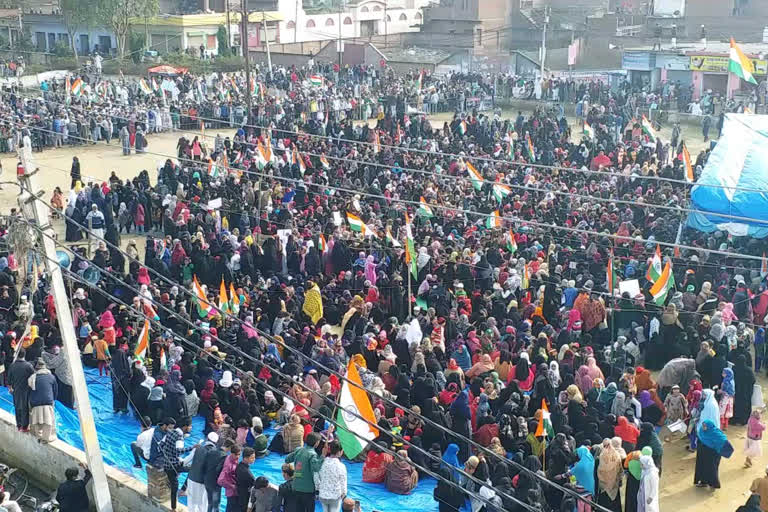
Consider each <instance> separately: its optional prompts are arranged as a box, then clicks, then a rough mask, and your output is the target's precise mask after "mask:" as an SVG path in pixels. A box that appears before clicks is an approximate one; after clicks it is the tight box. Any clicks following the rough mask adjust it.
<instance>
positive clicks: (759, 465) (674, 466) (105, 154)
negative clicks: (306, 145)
mask: <svg viewBox="0 0 768 512" xmlns="http://www.w3.org/2000/svg"><path fill="white" fill-rule="evenodd" d="M513 114H516V112H505V115H513ZM448 118H450V115H449V114H444V115H442V114H441V115H437V116H435V117H434V120H435V121H436V122H439V123H442V122H443V121H444V120H446V119H448ZM683 130H684V135H685V134H686V133H685V132H687V135H688V138H689V143H688V144H689V148H690V150H691V153H693V154H695V153H694V152H698V151H700V150H701V148H703V147H704V143H703V141H702V140H701V136H700V130H698V129H697V128H696V127H689V126H684V127H683ZM214 135H215V134H214ZM178 137H179V133H178V132H177V133H167V134H161V135H153V136H152V137H151V138H150V141H149V148H148V150H149V151H151V152H153V153H160V154H163V155H175V154H176V153H175V147H176V141H177V139H178ZM662 137H665V138H669V130H668V129H666V130H663V131H662ZM694 137H695V141H694ZM75 155H76V156H78V157H79V159H80V162H81V169H82V174H83V177H84V178H85V179H93V180H99V181H103V180H106V179H107V178H108V177H109V175H110V173H111V172H112V171H116V173H117V174H118V176H120V177H122V178H126V177H133V176H135V175H137V174H138V173H139V172H141V171H142V170H144V169H146V170H148V171H149V173H150V176H152V177H153V178H154V176H155V169H156V168H157V166H158V164H161V163H162V162H164V161H165V156H159V155H153V154H144V155H131V156H128V157H125V156H122V153H121V150H120V147H119V145H118V144H116V143H113V144H112V145H109V146H107V145H104V144H103V143H99V144H98V145H95V146H78V147H73V148H64V149H57V150H46V151H45V152H43V153H41V154H39V153H36V154H35V155H34V159H35V162H36V165H37V166H39V167H40V169H41V173H42V177H43V178H42V180H41V182H42V184H43V187H44V191H45V196H44V197H45V198H46V199H50V196H51V192H52V191H53V189H54V187H57V186H59V187H61V189H62V190H64V191H67V190H69V184H70V177H69V169H70V165H71V162H72V157H73V156H75ZM0 162H1V163H2V167H3V169H5V171H4V172H3V174H2V175H1V176H0V180H3V179H15V177H14V176H13V174H12V173H13V172H15V168H16V158H15V157H13V156H9V155H4V156H2V157H0ZM17 192H18V189H17V188H15V187H11V186H7V185H6V186H4V187H3V189H2V190H0V213H8V211H9V210H10V208H12V207H15V206H16V194H17ZM128 238H129V237H127V236H125V235H123V243H124V244H125V243H127V240H128ZM138 241H139V243H140V244H141V245H142V246H143V239H142V238H139V239H138ZM139 251H140V253H142V252H143V251H142V247H140V248H139ZM760 382H761V384H762V385H763V387H764V388H765V387H766V385H767V384H768V380H766V378H765V377H760ZM767 392H768V389H766V390H765V391H764V394H765V396H768V393H767ZM728 437H729V439H730V440H731V442H732V443H733V444H734V447H735V448H736V453H735V454H734V456H733V457H732V458H731V459H730V460H723V462H722V464H721V470H720V478H721V482H722V484H723V489H720V490H719V491H715V492H713V491H709V490H707V489H698V488H695V487H694V486H693V482H692V481H693V467H694V462H695V455H693V454H689V453H688V452H686V451H685V443H684V442H683V441H673V442H672V443H667V444H665V454H664V473H663V478H662V482H661V503H662V509H663V510H665V511H673V510H674V511H675V512H694V511H695V512H699V511H701V510H704V508H705V507H706V508H709V509H718V510H735V509H736V508H737V507H738V506H739V505H742V504H743V503H744V502H745V501H746V497H747V494H745V492H746V490H747V489H748V488H749V485H750V482H751V481H752V479H753V478H755V477H758V476H761V475H762V474H763V471H764V468H765V467H766V464H767V463H768V455H767V456H764V457H762V458H761V459H760V460H756V461H755V462H754V466H753V467H752V468H751V469H743V468H742V464H743V462H744V461H743V456H742V455H741V452H742V447H743V444H744V428H743V427H732V428H731V429H729V431H728Z"/></svg>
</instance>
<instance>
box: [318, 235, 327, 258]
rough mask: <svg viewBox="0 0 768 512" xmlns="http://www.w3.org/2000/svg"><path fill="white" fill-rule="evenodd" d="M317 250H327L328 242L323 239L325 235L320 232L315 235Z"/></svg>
mask: <svg viewBox="0 0 768 512" xmlns="http://www.w3.org/2000/svg"><path fill="white" fill-rule="evenodd" d="M317 250H318V251H320V254H325V253H326V252H327V251H328V242H326V241H325V235H324V234H322V233H320V235H319V236H318V237H317Z"/></svg>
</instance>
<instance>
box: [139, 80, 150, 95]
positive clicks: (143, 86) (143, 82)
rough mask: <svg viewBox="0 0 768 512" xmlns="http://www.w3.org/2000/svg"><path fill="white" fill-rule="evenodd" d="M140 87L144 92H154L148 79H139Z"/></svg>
mask: <svg viewBox="0 0 768 512" xmlns="http://www.w3.org/2000/svg"><path fill="white" fill-rule="evenodd" d="M139 88H140V89H141V92H143V93H144V94H152V88H151V87H150V86H149V84H148V83H147V81H146V80H144V79H143V78H142V79H141V80H139Z"/></svg>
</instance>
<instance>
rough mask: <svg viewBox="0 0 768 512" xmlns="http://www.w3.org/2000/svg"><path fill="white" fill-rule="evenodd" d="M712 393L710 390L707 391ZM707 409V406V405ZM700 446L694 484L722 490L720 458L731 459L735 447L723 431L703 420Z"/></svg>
mask: <svg viewBox="0 0 768 512" xmlns="http://www.w3.org/2000/svg"><path fill="white" fill-rule="evenodd" d="M706 391H710V390H706ZM705 407H706V404H705ZM698 436H699V444H698V448H697V449H696V469H695V472H694V475H693V483H694V484H696V487H706V486H709V487H711V488H712V489H719V488H720V474H719V473H720V458H721V457H722V456H725V457H730V456H731V454H732V453H733V447H731V444H730V443H729V442H728V438H727V437H725V434H724V433H723V431H722V430H720V429H719V428H717V426H716V424H715V423H714V422H713V421H711V420H703V421H702V422H701V424H700V426H699V431H698Z"/></svg>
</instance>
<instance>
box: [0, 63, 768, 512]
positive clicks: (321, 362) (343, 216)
mask: <svg viewBox="0 0 768 512" xmlns="http://www.w3.org/2000/svg"><path fill="white" fill-rule="evenodd" d="M86 78H87V77H86ZM75 79H76V78H75V77H72V78H71V80H72V81H74V80H75ZM90 82H91V83H90V88H91V90H92V91H94V92H93V93H90V92H88V93H81V94H78V95H74V94H72V93H71V90H69V91H68V90H66V86H64V85H63V83H60V84H50V87H48V85H46V87H45V90H44V91H42V97H41V98H39V99H38V98H37V94H35V95H32V96H30V95H29V94H27V93H25V92H23V91H16V90H13V91H5V93H4V101H3V103H2V121H3V122H5V123H6V127H5V129H6V133H7V134H8V137H7V139H4V140H5V141H6V143H8V144H10V146H9V148H8V149H12V148H13V147H15V146H14V145H18V142H19V140H20V139H21V138H23V137H25V136H29V137H30V139H31V140H32V145H33V146H34V147H36V148H38V149H42V148H43V147H45V146H56V145H64V144H83V143H96V142H98V141H100V140H105V141H106V142H109V139H110V138H111V137H117V138H119V139H120V144H121V146H122V149H123V153H124V154H130V153H131V152H132V151H136V152H142V151H150V152H151V151H152V143H151V142H152V141H151V135H150V134H152V133H154V132H157V131H165V130H172V129H181V130H182V132H180V134H181V135H180V137H179V140H178V145H177V153H176V154H175V155H162V156H163V158H164V164H163V165H161V166H159V167H158V168H157V169H150V170H144V171H142V172H140V173H139V174H138V175H137V176H136V177H133V178H127V177H124V176H117V175H115V174H114V173H113V174H112V176H111V177H110V178H109V180H108V181H106V182H93V181H91V180H89V179H87V169H81V168H80V163H79V162H78V161H77V159H75V160H74V161H73V165H72V169H71V177H72V187H71V190H70V191H69V192H68V193H66V192H62V191H61V190H57V191H56V192H54V194H53V196H52V197H51V198H50V199H49V200H48V201H50V203H51V204H52V205H53V206H54V207H55V208H56V209H59V210H60V214H61V215H62V216H63V217H64V220H65V223H66V233H65V238H66V240H67V241H69V242H78V241H80V240H82V239H83V238H84V237H87V238H89V241H90V243H91V244H92V245H93V247H94V248H95V250H94V251H93V254H92V255H91V256H90V258H89V257H88V256H87V253H86V252H85V251H83V252H78V253H76V254H75V257H74V258H73V261H72V266H71V269H72V271H73V272H76V273H78V274H79V275H80V276H81V278H82V284H81V285H80V286H74V287H73V290H74V291H73V292H72V295H71V302H72V308H73V311H72V313H73V318H74V322H75V328H76V331H77V335H78V341H79V345H80V348H81V350H82V353H83V361H84V364H87V365H91V366H94V367H98V368H99V373H100V374H101V373H102V371H103V372H104V373H105V374H108V375H109V378H110V380H111V382H112V390H113V393H114V410H115V412H116V413H117V412H120V411H127V410H130V411H131V412H132V413H133V414H135V417H136V419H137V421H138V422H139V423H141V425H142V434H140V435H139V437H138V438H137V440H136V442H135V443H134V445H133V446H132V448H133V452H134V456H135V457H136V460H135V463H136V465H137V466H139V467H141V465H142V462H143V461H144V460H146V461H148V463H149V464H150V465H151V466H152V467H154V468H158V469H159V470H162V471H164V472H165V474H166V475H167V479H168V482H169V485H170V489H171V500H172V501H171V508H172V509H174V510H175V509H176V501H177V492H178V491H179V485H180V484H182V483H183V482H184V480H186V483H183V485H182V489H183V490H184V491H185V492H186V494H187V496H188V498H187V499H188V504H189V505H188V506H189V508H190V510H193V511H208V510H218V507H219V503H220V500H221V490H222V488H223V489H224V491H225V496H226V498H227V499H226V501H227V510H228V511H230V510H231V511H234V510H238V511H239V510H243V511H244V510H284V511H286V512H288V511H307V512H308V511H311V510H314V507H315V499H317V500H319V502H320V504H321V505H322V507H323V510H324V511H327V512H337V511H338V510H340V509H341V510H345V511H351V510H354V509H355V507H356V504H355V500H354V499H353V498H354V496H348V489H347V473H346V466H345V464H344V463H342V462H341V459H342V458H343V457H346V458H351V459H352V460H354V461H357V462H362V464H363V481H364V482H367V483H370V484H382V485H384V486H385V487H386V488H387V489H388V490H389V491H390V492H392V493H395V494H408V493H410V492H411V491H412V490H413V489H414V488H415V487H416V485H417V482H418V481H419V479H420V478H424V477H425V476H428V475H438V478H437V484H436V487H435V491H434V498H435V500H436V506H437V507H438V508H439V510H440V511H441V512H442V511H446V512H447V511H456V510H460V509H461V508H462V507H464V506H465V504H466V503H467V501H468V503H469V505H470V507H471V510H472V512H478V511H480V510H485V511H487V512H490V511H492V510H506V511H515V510H530V509H532V508H533V509H538V510H545V511H547V510H569V511H570V510H576V509H577V508H578V509H579V510H583V508H579V507H580V506H583V505H584V504H585V503H591V504H592V505H593V506H595V508H597V509H598V510H605V509H607V510H612V511H617V512H619V511H625V512H635V511H640V512H653V511H658V510H659V478H660V475H661V472H662V463H663V452H664V443H665V442H684V443H686V444H687V446H688V448H689V449H690V450H691V451H696V454H697V457H696V467H695V474H694V477H693V481H692V484H695V485H698V486H709V487H711V488H713V489H717V488H719V487H720V485H721V484H720V479H719V471H718V467H719V463H720V459H721V457H730V456H731V455H732V454H733V453H734V451H735V450H734V447H733V446H732V445H731V444H730V443H729V442H728V439H727V437H726V435H725V434H724V431H726V430H727V429H728V427H729V425H734V424H736V425H747V426H748V427H747V434H748V435H747V440H746V443H745V446H744V447H743V454H744V457H745V462H744V464H745V467H748V466H750V465H751V464H752V459H754V458H757V457H759V456H760V455H761V453H762V451H761V450H762V448H761V439H762V433H763V430H764V429H765V425H764V424H763V423H762V421H761V420H760V413H759V408H760V407H762V405H763V404H762V399H761V396H760V395H759V393H757V392H754V389H755V384H756V380H755V372H756V371H759V370H760V369H761V367H762V365H763V364H764V363H765V345H766V344H765V328H764V324H765V320H766V314H767V313H768V291H766V283H765V274H764V273H762V272H761V267H760V263H761V262H760V260H759V258H757V259H755V258H753V259H745V258H743V257H741V256H742V255H746V256H749V255H752V256H758V255H760V254H762V253H764V250H765V242H763V241H762V240H756V239H751V238H747V237H731V236H728V235H727V233H723V232H719V231H718V232H714V233H702V232H698V231H694V230H692V229H691V228H688V227H686V226H685V225H683V226H682V227H681V226H680V225H681V223H683V224H684V222H685V215H684V213H685V212H684V210H681V207H680V206H681V205H683V206H684V205H685V198H686V197H687V195H688V194H687V188H688V187H689V186H688V185H687V184H686V183H685V180H684V165H683V161H682V158H680V157H679V155H680V148H681V144H682V142H683V141H682V136H681V134H680V132H679V130H678V131H677V133H676V134H673V140H671V141H666V142H665V141H662V140H661V137H659V136H658V135H657V134H655V133H654V132H653V130H647V129H645V130H644V127H643V123H642V122H641V119H640V118H637V117H634V112H635V111H636V110H635V108H634V107H632V104H631V103H632V101H635V100H636V99H637V97H636V96H635V95H633V94H632V93H630V88H629V87H628V86H627V87H624V86H622V87H618V88H614V89H611V88H609V87H607V86H606V85H604V84H598V83H592V84H589V83H586V84H582V86H580V87H578V88H576V87H573V88H571V89H572V90H573V93H574V94H578V95H579V97H578V98H577V101H578V102H579V105H580V109H581V110H580V113H581V115H580V117H581V118H582V120H581V121H579V122H578V124H573V123H572V122H569V121H568V120H567V119H566V117H565V115H564V112H563V109H562V108H561V107H560V106H559V105H557V104H551V105H545V106H542V107H540V108H537V109H536V111H534V112H533V113H532V114H527V115H524V114H523V113H522V112H521V113H519V114H518V115H517V117H515V118H512V119H504V118H503V117H502V116H501V113H500V111H488V112H478V111H477V110H474V109H466V108H465V107H466V98H468V97H472V95H473V94H474V95H476V94H477V92H476V90H478V89H483V88H485V89H487V88H488V87H489V81H488V79H487V77H486V78H484V77H482V76H480V75H471V74H469V75H468V74H455V75H451V76H449V77H436V76H430V75H428V74H420V73H411V74H406V75H395V74H394V73H393V72H392V71H391V70H381V69H375V68H349V69H348V70H338V69H334V68H333V67H331V66H328V67H325V66H316V67H315V69H313V70H312V71H311V72H309V71H307V70H300V69H296V68H277V69H276V70H275V72H274V76H273V77H272V78H270V77H269V75H268V73H267V72H266V70H265V69H259V70H257V71H256V76H255V78H254V80H253V82H252V83H251V84H248V83H246V81H245V79H244V76H243V75H242V74H240V73H236V74H231V75H217V76H214V77H194V76H191V75H181V76H178V77H175V78H174V77H166V78H165V79H163V80H161V81H160V82H161V83H158V84H157V85H156V86H155V84H153V83H149V84H147V83H145V84H141V83H131V82H130V81H125V80H121V81H115V82H105V81H96V80H91V81H90ZM318 82H319V83H318ZM66 83H67V84H71V83H72V82H71V81H70V79H68V80H67V82H66ZM144 85H147V87H144ZM95 91H99V93H96V92H95ZM102 91H103V93H102ZM431 91H435V92H437V94H438V98H437V101H436V103H435V104H439V103H440V101H441V98H443V99H445V98H449V97H451V98H454V100H452V103H451V104H450V106H448V107H446V108H452V109H456V112H457V113H456V114H455V115H454V116H453V118H452V120H450V121H448V122H445V123H443V124H442V126H434V125H433V123H432V122H431V121H430V119H429V117H428V116H426V115H425V114H424V112H425V110H428V109H425V108H424V103H425V102H427V103H429V102H431V101H432V95H431ZM441 91H442V92H443V93H445V94H441ZM249 92H251V93H252V94H253V107H252V111H250V112H248V111H247V108H246V107H245V102H244V101H243V96H244V95H245V94H248V93H249ZM94 96H96V97H94ZM352 98H368V99H366V100H364V101H362V103H358V102H356V101H355V100H353V99H352ZM633 98H634V100H633ZM358 109H362V110H358ZM435 110H438V108H437V107H436V108H435V109H432V110H430V111H435ZM355 112H362V117H363V118H365V119H368V118H372V120H371V122H369V123H368V124H365V123H356V122H353V119H354V118H355V117H356V114H355ZM582 123H583V124H582ZM189 132H193V135H191V136H189V135H187V133H189ZM582 132H583V135H582ZM7 141H10V142H7ZM0 143H2V142H1V141H0ZM708 155H709V150H705V151H702V152H701V153H700V154H698V155H695V157H694V162H693V167H695V173H696V175H697V176H698V175H699V174H700V173H701V169H702V168H703V166H704V165H705V164H706V161H707V158H708ZM679 227H680V229H678V228H679ZM126 233H127V234H128V235H130V236H134V235H136V234H142V235H144V236H146V249H145V251H144V252H143V254H141V253H140V251H139V250H138V248H137V245H136V243H135V241H133V240H132V241H131V242H129V244H128V247H127V249H126V250H125V251H123V250H121V249H120V246H121V237H122V236H124V235H125V234H126ZM659 242H660V243H662V244H665V243H666V244H678V245H679V247H673V246H667V245H664V246H663V247H660V246H659ZM727 254H729V255H728V256H727ZM9 257H10V259H11V260H13V259H14V258H13V257H12V255H9ZM9 257H4V258H0V285H1V286H2V289H3V295H2V296H0V322H2V323H0V327H2V329H0V330H1V332H4V333H7V334H6V335H4V337H3V342H2V354H3V357H4V358H5V366H4V368H5V369H6V376H5V382H6V384H7V385H8V386H9V387H11V389H12V391H13V397H14V405H15V408H16V415H17V416H16V417H17V423H18V427H19V429H20V430H27V429H31V430H32V432H33V434H34V435H36V436H37V437H38V438H39V439H40V440H41V442H48V441H50V440H52V439H54V438H55V436H56V432H55V418H54V417H53V408H52V405H53V402H54V400H59V401H61V402H62V403H65V404H67V405H70V406H71V405H72V400H73V398H72V391H71V389H72V388H71V376H69V373H68V371H67V369H66V364H65V361H64V358H63V356H62V354H61V352H60V346H61V338H60V335H59V332H58V329H57V328H56V311H55V308H54V307H53V303H52V298H51V295H50V290H49V288H48V283H47V282H46V280H45V279H40V280H39V282H38V284H37V285H36V288H35V287H33V285H31V284H30V283H28V282H21V283H19V284H20V286H19V288H21V292H18V291H17V286H14V285H15V284H16V282H17V280H18V279H20V277H19V272H20V269H19V265H18V263H15V262H14V261H10V262H9ZM668 263H669V268H670V269H671V273H672V276H673V281H672V283H673V284H672V288H671V289H670V290H669V292H668V293H666V294H665V295H664V296H663V297H662V299H661V300H659V295H658V294H657V293H651V286H652V285H653V284H654V283H655V282H656V281H657V280H658V279H660V277H659V274H660V273H661V272H660V269H661V268H663V267H665V266H666V265H667V264H668ZM22 266H23V265H22ZM88 269H92V270H93V269H96V270H98V271H99V272H97V273H96V277H95V278H91V279H90V280H89V279H88V277H89V276H93V273H91V274H88V273H87V272H86V271H87V270H88ZM654 272H655V273H654ZM619 281H621V282H622V284H629V283H634V284H635V285H636V286H634V288H633V287H627V289H624V288H623V287H620V286H619V285H618V282H619ZM628 290H633V291H628ZM30 323H31V328H30V329H29V330H25V329H26V327H27V325H29V324H30ZM25 333H27V334H25ZM145 335H146V336H145ZM17 340H18V341H17ZM144 340H147V342H148V343H147V347H146V350H144V349H142V346H141V343H142V342H143V341H144ZM19 344H20V345H21V346H22V349H21V350H17V347H18V345H19ZM753 353H754V356H753V355H752V354H753ZM350 365H353V366H354V368H355V370H356V371H357V372H358V373H359V376H360V379H361V382H362V384H363V387H364V389H365V391H366V393H365V396H366V397H367V400H369V401H370V403H371V407H372V410H373V414H374V416H375V421H376V425H377V426H378V434H377V436H376V437H375V438H374V439H369V440H367V441H369V442H366V443H364V446H363V448H362V451H361V452H360V453H355V454H354V455H353V456H352V457H348V456H347V455H349V454H348V453H347V452H349V448H348V443H344V442H343V441H344V439H345V437H344V436H343V435H342V434H340V432H339V429H338V425H337V421H338V419H337V418H339V417H340V416H337V413H336V412H337V407H338V402H339V401H340V400H342V399H343V397H342V396H341V395H343V393H342V388H343V387H344V386H345V385H349V383H348V380H347V378H348V373H347V372H348V368H350ZM657 370H660V373H658V375H657V377H656V379H654V378H653V377H652V375H651V371H657ZM758 390H759V386H758ZM753 406H754V409H753ZM196 416H202V417H203V418H204V420H205V430H204V434H205V436H206V439H205V442H204V443H203V444H198V445H195V446H194V447H187V448H184V449H181V448H180V446H181V445H183V442H181V443H179V441H182V440H183V436H184V432H188V431H189V429H190V428H191V418H193V417H196ZM345 444H346V445H347V446H345ZM737 449H740V450H741V449H742V448H741V447H737ZM267 453H280V454H285V456H286V457H285V464H284V465H283V468H282V473H283V479H284V481H283V482H271V481H269V480H268V479H266V478H265V477H263V476H258V468H259V466H258V461H257V460H256V459H258V458H259V457H263V456H265V455H266V454H267ZM254 461H256V462H255V464H254ZM252 471H255V473H256V474H255V475H254V473H253V472H252ZM184 473H188V474H187V475H186V477H185V476H184ZM752 490H753V491H754V492H755V493H757V495H759V501H760V503H761V506H763V507H764V506H765V505H766V504H768V480H766V481H765V482H763V480H762V479H758V480H757V481H756V482H755V484H754V485H753V488H752ZM585 500H586V501H585ZM755 503H756V501H755V500H753V499H750V502H749V503H748V505H745V507H749V506H752V507H753V508H747V509H746V510H755V509H754V505H755ZM249 507H251V508H249ZM64 510H65V509H62V511H64ZM73 510H74V509H73ZM762 510H766V508H763V509H762Z"/></svg>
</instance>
